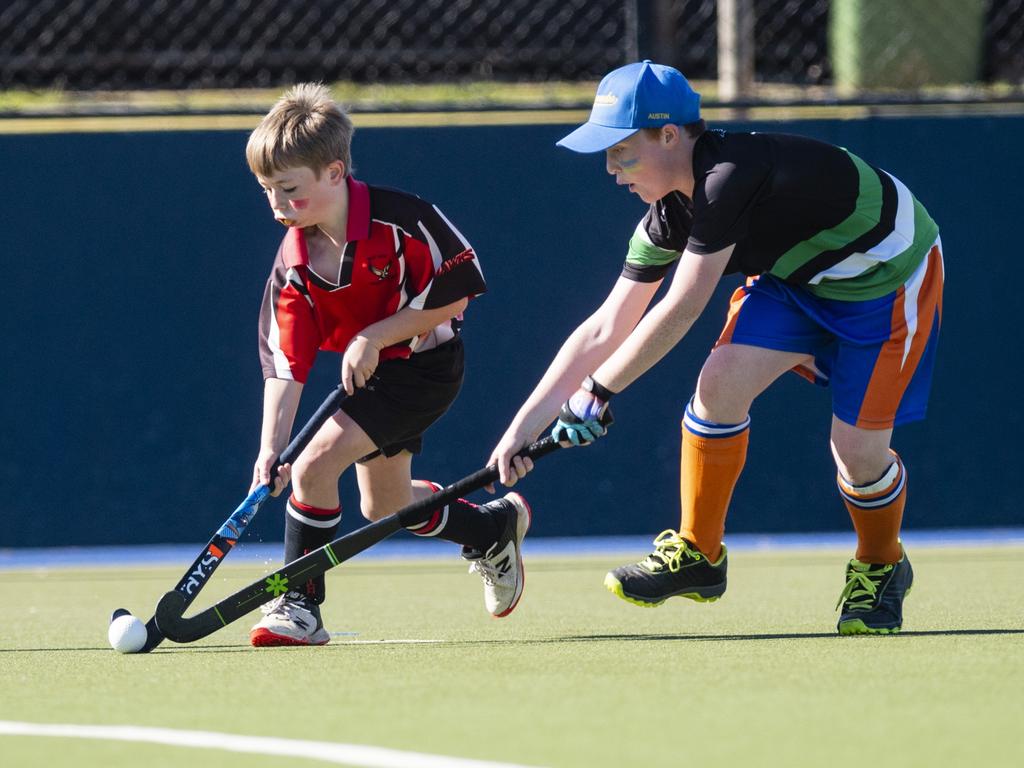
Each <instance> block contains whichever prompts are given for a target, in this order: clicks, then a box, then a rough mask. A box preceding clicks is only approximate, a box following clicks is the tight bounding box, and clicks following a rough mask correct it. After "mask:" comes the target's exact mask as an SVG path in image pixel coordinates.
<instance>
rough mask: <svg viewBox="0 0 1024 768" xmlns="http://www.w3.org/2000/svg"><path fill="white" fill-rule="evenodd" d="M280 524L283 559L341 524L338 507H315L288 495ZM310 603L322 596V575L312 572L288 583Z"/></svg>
mask: <svg viewBox="0 0 1024 768" xmlns="http://www.w3.org/2000/svg"><path fill="white" fill-rule="evenodd" d="M286 509H287V513H288V514H287V515H285V525H284V561H285V562H286V563H290V562H291V561H292V560H297V559H298V558H300V557H302V556H303V555H305V554H308V553H310V552H312V551H313V550H314V549H319V548H320V547H322V546H323V545H324V544H327V543H328V542H330V541H332V540H333V539H334V536H335V534H336V533H337V532H338V526H339V525H341V507H336V508H335V509H318V508H317V507H311V506H309V505H308V504H303V503H302V502H301V501H299V500H298V499H296V498H295V496H292V497H291V498H290V499H288V504H287V507H286ZM289 588H290V589H294V590H295V591H297V592H301V593H302V594H304V595H306V597H308V598H310V599H311V600H312V601H313V602H314V603H318V604H319V603H322V602H323V601H324V596H325V587H324V577H323V575H320V576H316V577H314V578H312V579H309V580H308V581H306V583H305V584H295V585H289Z"/></svg>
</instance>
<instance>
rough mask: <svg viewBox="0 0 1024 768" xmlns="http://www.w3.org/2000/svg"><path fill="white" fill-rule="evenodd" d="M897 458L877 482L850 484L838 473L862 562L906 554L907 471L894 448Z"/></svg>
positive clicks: (887, 560)
mask: <svg viewBox="0 0 1024 768" xmlns="http://www.w3.org/2000/svg"><path fill="white" fill-rule="evenodd" d="M891 453H892V455H893V458H894V459H895V461H894V462H893V463H892V466H890V467H889V469H888V470H886V472H885V474H884V475H882V477H881V478H879V479H878V480H877V481H876V482H874V483H871V484H870V485H860V486H854V485H851V484H850V483H849V482H847V481H846V479H845V478H844V477H843V476H842V475H839V477H838V483H839V493H840V495H841V496H842V497H843V502H844V503H845V504H846V509H847V510H848V511H849V512H850V519H851V520H853V528H854V530H856V531H857V554H856V557H857V559H858V560H860V561H861V562H862V563H876V564H878V563H895V562H898V561H899V559H900V558H901V557H902V556H903V552H902V549H901V547H900V524H901V523H902V522H903V508H904V506H906V503H907V470H906V469H905V468H904V466H903V462H902V461H901V460H900V457H899V456H898V455H897V454H896V452H895V451H892V452H891Z"/></svg>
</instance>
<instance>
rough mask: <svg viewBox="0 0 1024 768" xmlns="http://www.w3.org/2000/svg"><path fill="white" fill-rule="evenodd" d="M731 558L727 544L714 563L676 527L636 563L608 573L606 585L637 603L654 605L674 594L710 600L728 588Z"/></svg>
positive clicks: (675, 595)
mask: <svg viewBox="0 0 1024 768" xmlns="http://www.w3.org/2000/svg"><path fill="white" fill-rule="evenodd" d="M728 565H729V562H728V558H727V556H726V551H725V546H724V545H723V546H722V554H721V555H720V556H719V558H718V562H716V563H712V562H710V561H709V560H708V559H707V557H705V556H704V555H703V554H701V552H700V551H699V550H698V549H697V548H696V547H695V546H694V545H693V543H692V542H690V541H687V540H686V539H684V538H682V537H681V536H680V535H679V534H678V533H676V532H675V531H672V530H668V531H662V532H661V533H659V534H658V538H656V539H655V540H654V551H653V552H652V553H651V554H649V555H648V556H647V557H645V558H644V559H643V560H641V561H640V562H639V563H637V564H636V565H624V566H622V567H621V568H616V569H615V570H614V571H612V572H611V573H609V574H608V575H607V576H605V577H604V585H605V586H606V587H607V588H608V589H609V590H610V591H611V592H613V593H615V594H616V595H618V596H619V597H621V598H622V599H623V600H625V601H627V602H630V603H633V605H639V606H643V607H645V608H653V607H654V606H656V605H661V604H662V603H663V602H665V601H666V600H667V599H668V598H670V597H687V598H689V599H690V600H696V601H697V602H700V603H710V602H713V601H715V600H717V599H718V598H720V597H721V596H722V594H723V593H724V592H725V571H726V568H727V567H728Z"/></svg>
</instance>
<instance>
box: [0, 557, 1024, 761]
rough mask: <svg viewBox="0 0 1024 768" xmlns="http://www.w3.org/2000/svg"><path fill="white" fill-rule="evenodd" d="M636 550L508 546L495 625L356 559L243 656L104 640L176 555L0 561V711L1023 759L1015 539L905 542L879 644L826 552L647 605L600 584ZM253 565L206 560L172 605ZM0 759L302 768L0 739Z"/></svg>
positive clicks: (312, 729)
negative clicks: (295, 623) (703, 596)
mask: <svg viewBox="0 0 1024 768" xmlns="http://www.w3.org/2000/svg"><path fill="white" fill-rule="evenodd" d="M527 552H528V550H527ZM642 554H643V553H642V552H635V553H628V554H626V555H624V556H620V557H601V558H595V557H576V558H560V559H529V558H528V560H527V563H528V577H527V583H526V592H525V595H524V597H523V600H522V602H521V604H520V606H519V607H518V608H517V610H516V611H515V612H514V613H513V614H512V615H511V616H509V617H508V618H506V619H503V620H494V619H491V618H490V617H489V616H488V615H487V614H486V612H485V611H484V608H483V604H482V598H481V595H480V584H479V580H478V579H477V577H475V576H471V575H468V574H466V573H465V572H464V569H463V567H462V565H461V563H460V561H459V560H458V558H454V557H453V559H452V560H451V561H438V560H434V561H417V562H397V563H395V562H387V561H382V560H367V559H364V560H362V561H360V560H359V559H357V560H356V561H354V562H352V563H346V564H345V565H344V566H343V567H341V568H338V569H336V570H334V571H332V572H331V573H330V574H329V575H328V585H329V591H330V599H329V601H328V603H327V604H326V605H325V611H324V619H325V624H326V626H327V628H328V629H329V630H330V631H331V632H332V633H334V636H333V637H332V641H331V644H330V645H328V646H326V647H323V648H282V649H262V650H256V649H252V648H250V647H249V646H248V645H247V632H248V628H249V625H250V624H251V621H250V617H246V618H245V619H243V620H240V621H239V622H237V623H235V624H232V625H230V626H229V627H227V628H225V629H223V630H221V631H220V632H218V633H215V634H213V635H211V636H210V637H208V638H206V639H205V640H203V641H200V642H198V643H195V644H193V645H188V646H179V645H174V644H173V643H169V642H168V643H164V645H162V646H161V647H160V648H159V649H157V650H156V651H154V652H153V653H151V654H149V655H136V656H128V655H121V654H118V653H116V652H114V651H112V650H111V649H110V648H109V647H108V646H107V641H106V624H107V620H108V618H109V614H110V611H111V610H112V609H113V608H116V607H121V606H124V607H127V608H130V609H132V610H133V611H134V612H135V613H136V614H137V615H139V616H140V617H141V618H143V619H146V618H148V617H149V614H150V612H151V611H152V607H153V606H154V605H155V603H156V600H157V599H158V597H159V596H160V594H161V593H162V592H164V591H165V590H166V589H168V588H170V587H171V586H173V584H174V582H175V581H176V580H177V578H178V576H179V575H180V574H179V573H178V572H177V570H176V569H166V568H160V569H126V570H114V569H94V570H49V571H38V572H32V571H21V570H15V571H6V572H0V578H3V579H4V581H5V584H6V593H7V597H6V599H5V611H4V617H3V620H2V623H0V720H7V721H18V722H33V723H76V724H94V725H97V724H107V725H109V724H119V725H139V726H151V727H163V728H175V729H185V730H201V731H218V732H225V733H233V734H251V735H259V736H278V737H282V738H292V739H309V740H317V741H331V742H341V743H347V744H362V745H374V746H379V747H387V748H390V749H398V750H409V751H413V752H417V753H427V754H432V755H447V756H456V757H462V758H475V759H478V760H487V761H495V762H506V763H513V764H519V765H526V766H552V767H555V766H558V767H559V768H569V767H577V766H578V767H581V768H582V767H584V766H586V767H588V768H589V767H592V766H594V767H597V766H609V767H611V766H614V767H616V768H619V767H626V766H651V765H662V764H665V765H673V766H676V765H690V764H695V763H701V764H707V765H717V766H776V765H777V766H825V765H828V766H863V765H865V764H868V765H871V764H879V765H880V764H886V765H901V766H946V765H965V764H976V765H985V766H1019V765H1024V745H1022V741H1021V740H1020V739H1019V737H1018V735H1017V731H1018V729H1019V727H1020V721H1021V720H1020V718H1021V712H1022V711H1024V685H1022V684H1024V612H1022V607H1024V605H1022V603H1024V600H1022V598H1021V593H1022V590H1021V587H1022V586H1024V582H1022V577H1021V563H1022V562H1024V551H1022V550H1021V549H1020V548H1010V547H1003V548H991V549H969V550H967V549H965V550H958V549H949V548H934V549H928V548H918V549H913V548H911V549H910V550H909V554H910V556H911V559H912V561H913V564H914V568H915V572H916V582H915V586H914V590H913V593H912V594H911V595H910V597H909V598H908V600H907V603H906V607H905V621H904V631H903V632H902V633H901V634H899V635H896V636H883V637H838V636H837V635H835V621H836V613H835V612H834V610H833V609H834V606H835V601H836V599H837V597H838V594H839V592H840V590H841V588H842V586H843V585H842V578H843V565H844V562H845V558H846V557H848V554H846V553H842V552H838V551H833V550H829V551H796V552H752V551H738V552H734V553H732V555H731V563H730V580H729V591H728V592H727V594H726V595H725V597H724V598H723V599H722V600H720V601H718V602H716V603H711V604H697V603H693V602H690V601H688V600H681V599H680V600H671V601H669V602H668V603H666V604H665V605H663V606H661V607H660V608H655V609H643V608H638V607H635V606H633V605H629V604H627V603H625V602H623V601H620V600H618V599H616V598H615V597H614V596H613V595H611V594H610V593H609V592H607V591H606V590H605V589H604V588H603V587H602V584H601V582H602V578H603V575H604V573H605V571H606V570H607V569H608V568H609V567H612V566H615V565H618V564H621V563H622V562H624V561H627V560H629V559H636V558H637V557H639V556H640V555H642ZM266 570H269V566H268V568H267V569H266ZM262 572H263V571H261V570H259V569H257V568H254V567H252V566H246V567H240V566H232V565H231V564H230V560H229V561H228V563H227V564H225V566H223V567H222V568H221V569H220V570H219V571H218V572H217V574H216V575H215V577H214V579H213V582H212V583H211V584H210V585H209V586H208V587H207V589H206V590H205V591H204V592H203V594H202V595H201V596H200V597H199V599H198V600H197V605H198V606H200V607H201V606H205V605H207V604H209V603H210V602H212V601H213V600H214V599H216V598H217V597H219V596H223V595H225V594H227V593H229V592H231V591H234V590H236V589H238V588H240V587H241V586H243V585H244V584H246V583H248V582H249V581H252V580H253V579H254V578H256V577H257V576H259V575H260V573H262ZM257 615H258V614H257ZM0 764H2V765H3V766H5V768H8V767H9V768H16V767H20V766H26V767H29V766H31V767H32V768H36V767H39V768H42V766H48V767H49V766H76V767H79V768H80V767H81V766H105V767H106V766H112V765H114V766H120V765H133V766H134V765H143V766H145V768H162V767H163V766H175V767H176V768H179V767H180V766H181V765H183V764H186V765H189V766H195V767H196V768H202V767H203V766H207V765H211V766H236V765H237V766H243V765H244V766H248V768H262V767H263V766H272V765H274V766H280V765H282V764H288V765H294V766H302V765H312V766H316V765H322V764H323V763H321V762H320V761H315V760H308V759H302V758H292V759H289V760H287V761H286V762H285V763H282V759H281V758H279V757H278V758H275V757H272V756H262V755H251V754H236V753H232V752H220V751H209V750H199V749H191V748H181V747H168V746H159V745H152V744H132V743H113V742H104V741H83V740H77V739H66V738H51V737H36V736H3V735H0Z"/></svg>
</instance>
